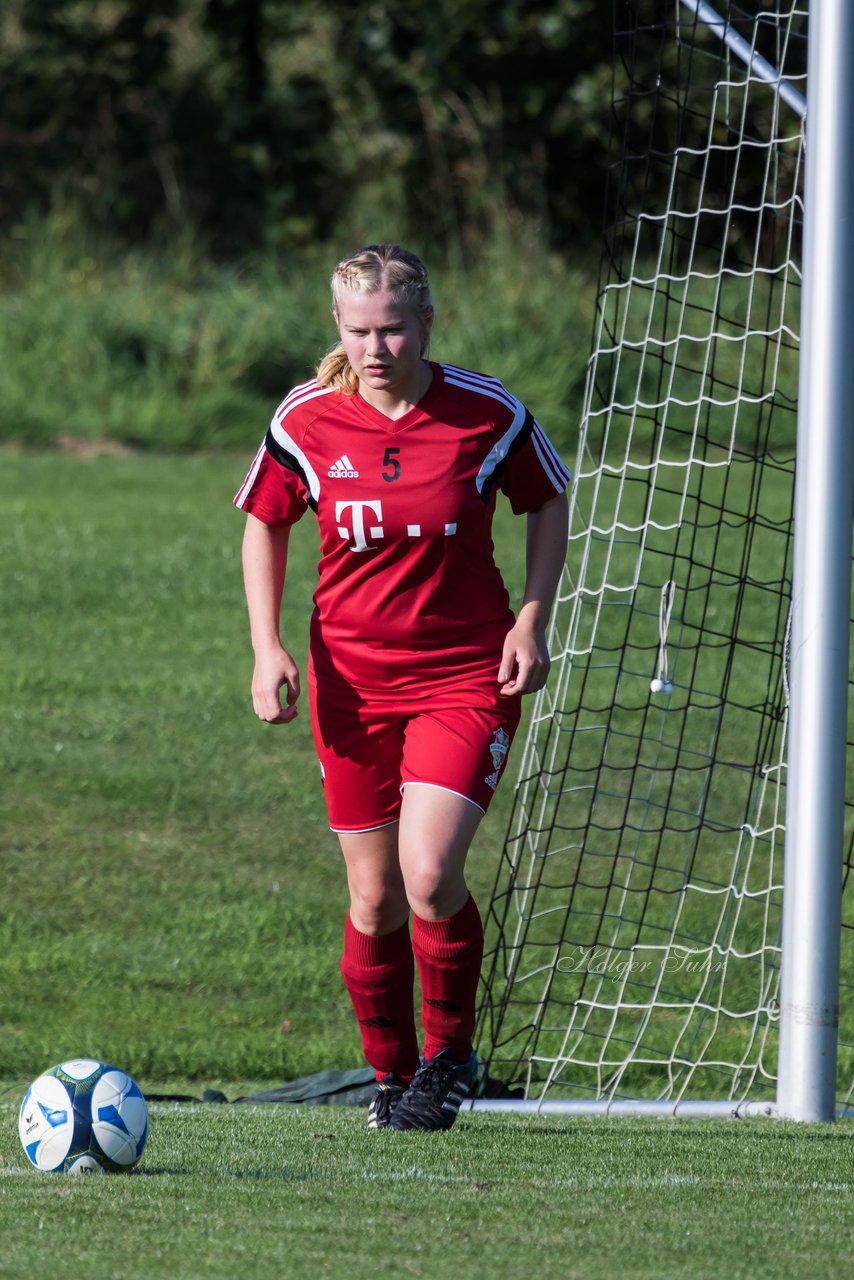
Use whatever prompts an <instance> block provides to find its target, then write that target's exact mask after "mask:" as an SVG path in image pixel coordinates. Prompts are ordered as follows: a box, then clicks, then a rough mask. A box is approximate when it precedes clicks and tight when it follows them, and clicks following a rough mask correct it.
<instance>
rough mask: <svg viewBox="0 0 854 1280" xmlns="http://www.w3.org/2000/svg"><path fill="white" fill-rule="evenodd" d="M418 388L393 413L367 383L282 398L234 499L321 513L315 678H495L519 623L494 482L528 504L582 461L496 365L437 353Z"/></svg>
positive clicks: (267, 513)
mask: <svg viewBox="0 0 854 1280" xmlns="http://www.w3.org/2000/svg"><path fill="white" fill-rule="evenodd" d="M431 369H432V371H433V380H432V382H431V384H430V387H429V388H428V390H427V391H426V393H425V394H424V396H423V397H422V399H421V401H420V403H419V404H418V405H417V406H416V407H415V408H413V409H411V410H410V411H409V412H408V413H407V414H405V415H404V416H403V417H402V418H398V419H397V420H396V421H392V420H391V419H390V418H387V417H386V416H385V414H383V413H380V412H379V410H377V409H375V408H374V407H373V406H372V405H370V404H368V402H367V401H366V400H363V399H362V397H361V396H360V395H353V396H348V395H345V394H343V393H342V392H340V391H334V390H332V389H330V388H323V387H319V386H318V385H317V383H316V382H315V381H311V382H306V383H304V384H303V385H302V386H299V387H296V388H295V389H294V390H293V391H292V392H291V393H290V395H289V396H287V397H286V399H285V400H283V401H282V403H281V404H280V405H279V408H278V409H277V410H276V413H275V415H274V417H273V421H272V423H271V424H270V429H269V431H268V432H267V436H266V439H265V441H264V444H263V445H262V446H261V449H260V450H259V451H258V454H257V455H256V457H255V460H254V462H253V464H252V467H251V469H250V471H249V474H248V475H247V477H246V480H245V481H244V483H243V485H242V486H241V488H240V490H239V492H238V493H237V496H236V497H235V499H234V504H235V506H237V507H240V508H242V510H244V511H247V512H251V514H252V515H254V516H256V517H257V518H258V519H259V520H262V521H264V522H265V523H266V524H270V525H279V526H281V525H290V524H293V523H294V522H295V521H297V520H299V519H300V517H301V516H302V515H303V514H304V513H305V511H306V508H307V507H311V508H312V509H313V510H314V512H315V514H316V515H317V519H318V523H319V526H320V539H321V558H320V564H319V581H318V585H317V590H316V592H315V596H314V602H315V610H314V614H313V616H312V624H311V658H312V667H313V672H312V671H310V673H309V674H310V678H313V679H315V680H317V681H318V683H321V682H323V681H328V682H329V683H330V684H333V683H334V684H335V685H336V687H338V689H339V692H340V694H341V696H346V686H350V687H351V688H352V690H353V691H354V693H355V694H367V695H370V696H371V697H373V698H381V699H383V700H386V699H388V700H392V699H393V698H394V697H395V695H396V694H400V693H403V692H406V693H408V694H412V693H413V692H417V691H419V690H423V691H424V693H425V695H426V694H429V692H430V689H431V688H435V687H436V685H437V683H438V684H440V685H441V686H443V687H445V686H448V685H457V684H460V683H465V682H466V681H467V680H468V681H470V680H471V679H473V678H483V677H484V675H487V676H488V678H491V679H492V680H493V681H494V680H495V676H496V674H497V665H498V661H499V660H500V655H501V650H502V646H503V643H504V638H505V636H506V634H507V632H508V630H509V629H510V627H512V625H513V621H514V617H513V613H512V610H511V608H510V600H509V597H508V595H507V591H506V589H505V586H504V583H503V581H502V579H501V574H500V573H499V571H498V568H497V567H496V564H495V561H494V558H493V544H492V517H493V513H494V510H495V498H496V491H497V490H498V489H501V490H502V491H503V492H504V493H505V494H506V495H507V497H508V498H509V500H510V504H511V506H512V508H513V510H514V512H516V514H517V515H518V514H522V513H524V512H528V511H536V510H537V509H538V508H539V507H541V506H542V505H543V504H544V503H545V502H548V500H549V499H550V498H553V497H554V496H555V495H556V494H557V493H562V492H563V490H564V489H565V488H566V485H567V482H568V480H569V472H568V471H567V469H566V467H565V466H564V464H563V463H562V462H561V460H560V458H559V457H558V455H557V453H556V452H555V450H554V448H553V447H552V445H551V444H550V442H549V440H548V439H547V437H546V435H545V433H544V432H543V430H542V428H541V427H540V426H539V424H538V423H537V422H536V421H535V420H534V418H533V417H532V416H531V414H530V413H529V412H528V410H527V409H526V408H525V407H524V405H522V404H520V402H519V401H518V400H517V399H515V397H514V396H512V395H511V394H510V393H509V392H508V391H507V390H506V389H505V388H504V386H503V385H502V384H501V382H499V381H498V379H497V378H490V377H487V376H486V375H484V374H480V373H471V372H469V371H467V370H464V369H457V368H455V367H454V366H452V365H439V364H432V363H431Z"/></svg>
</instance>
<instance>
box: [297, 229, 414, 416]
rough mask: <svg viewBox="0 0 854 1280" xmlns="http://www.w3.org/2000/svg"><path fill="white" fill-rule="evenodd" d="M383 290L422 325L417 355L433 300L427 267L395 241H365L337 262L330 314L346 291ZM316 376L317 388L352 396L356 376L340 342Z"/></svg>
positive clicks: (354, 389) (318, 369)
mask: <svg viewBox="0 0 854 1280" xmlns="http://www.w3.org/2000/svg"><path fill="white" fill-rule="evenodd" d="M382 290H386V291H387V292H388V293H390V294H391V296H392V298H393V299H394V301H395V302H405V303H407V304H409V305H410V306H411V307H412V308H413V310H414V311H415V314H416V315H417V316H418V319H419V321H420V323H421V326H422V333H423V337H422V345H421V354H422V356H423V355H426V354H427V347H428V339H429V321H430V318H431V317H432V315H433V299H432V298H431V296H430V282H429V280H428V278H427V268H426V267H425V266H424V263H423V262H422V261H421V259H420V258H419V257H417V256H416V255H415V254H414V253H410V252H409V250H408V249H402V248H401V246H400V245H399V244H369V245H366V246H365V247H364V248H363V249H357V250H356V252H355V253H351V254H350V256H349V257H347V258H344V259H343V260H342V261H341V262H339V263H338V266H337V267H336V268H335V270H334V272H333V273H332V314H333V315H334V316H335V317H336V319H337V316H338V307H339V304H340V303H341V301H342V300H343V298H344V297H345V296H346V294H348V293H380V292H381V291H382ZM315 376H316V378H317V381H318V383H319V384H320V386H321V387H333V388H334V389H335V390H336V391H343V392H344V393H345V394H346V395H349V396H352V395H355V394H356V392H357V391H358V389H359V379H358V376H357V375H356V372H355V370H354V369H353V367H352V365H351V364H350V361H349V360H348V359H347V353H346V351H345V350H344V346H343V344H342V343H340V342H339V343H337V344H336V345H335V346H334V347H332V348H331V350H329V351H328V352H327V353H326V355H325V356H324V357H323V359H322V360H321V361H320V364H319V365H318V366H317V370H316V375H315Z"/></svg>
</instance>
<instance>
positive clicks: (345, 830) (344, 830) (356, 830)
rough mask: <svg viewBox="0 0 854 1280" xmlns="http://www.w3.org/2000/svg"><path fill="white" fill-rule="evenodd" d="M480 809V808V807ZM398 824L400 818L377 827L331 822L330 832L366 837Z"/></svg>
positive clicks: (379, 823)
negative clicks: (334, 823)
mask: <svg viewBox="0 0 854 1280" xmlns="http://www.w3.org/2000/svg"><path fill="white" fill-rule="evenodd" d="M472 804H474V801H472ZM478 808H480V806H479V805H478ZM396 822H400V818H392V819H391V821H390V822H378V823H377V825H376V826H375V827H333V825H332V823H331V822H330V824H329V830H330V831H334V832H335V834H336V836H364V835H367V834H368V832H369V831H382V829H383V827H393V826H394V824H395V823H396Z"/></svg>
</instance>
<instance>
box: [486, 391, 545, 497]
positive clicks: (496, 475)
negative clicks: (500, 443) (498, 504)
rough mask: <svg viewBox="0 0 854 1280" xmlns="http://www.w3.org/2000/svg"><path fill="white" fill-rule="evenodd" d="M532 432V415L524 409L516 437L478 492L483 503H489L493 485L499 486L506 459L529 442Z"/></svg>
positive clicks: (528, 410)
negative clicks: (523, 416)
mask: <svg viewBox="0 0 854 1280" xmlns="http://www.w3.org/2000/svg"><path fill="white" fill-rule="evenodd" d="M533 430H534V415H533V414H532V413H531V411H530V409H528V408H527V407H526V408H525V421H524V422H523V423H522V425H521V427H520V428H519V430H518V431H517V432H516V435H515V436H514V437H513V439H512V440H511V441H510V447H509V448H508V450H507V452H506V454H505V455H504V457H503V458H502V459H501V461H500V462H498V463H496V466H495V468H494V470H493V471H492V472H491V474H490V475H489V476H487V478H486V480H485V481H484V484H483V488H482V489H481V491H480V496H481V498H482V499H483V501H484V503H487V502H489V497H490V494H491V493H492V490H493V487H494V486H495V485H500V484H501V477H502V476H503V475H504V469H505V467H506V466H507V459H508V458H510V457H512V456H513V454H514V453H518V451H519V450H520V449H521V448H522V445H523V444H525V442H526V441H528V440H530V438H531V433H532V432H533Z"/></svg>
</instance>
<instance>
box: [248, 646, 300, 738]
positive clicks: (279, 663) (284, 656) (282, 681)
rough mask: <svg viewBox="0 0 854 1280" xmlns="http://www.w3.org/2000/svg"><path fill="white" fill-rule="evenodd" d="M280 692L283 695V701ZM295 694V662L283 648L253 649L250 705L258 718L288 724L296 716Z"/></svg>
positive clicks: (297, 695)
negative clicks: (255, 651) (259, 651)
mask: <svg viewBox="0 0 854 1280" xmlns="http://www.w3.org/2000/svg"><path fill="white" fill-rule="evenodd" d="M282 694H284V695H285V700H284V705H283V704H282ZM299 694H300V683H299V671H298V669H297V664H296V663H295V662H294V660H293V658H292V657H291V655H290V654H289V653H288V652H287V650H286V649H282V648H281V647H279V648H277V649H270V650H265V651H264V652H263V653H256V655H255V670H254V671H253V673H252V706H253V708H254V711H255V714H256V716H257V717H258V719H259V720H265V721H266V722H267V724H290V722H291V720H295V719H296V715H297V706H296V702H297V698H298V697H299Z"/></svg>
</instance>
